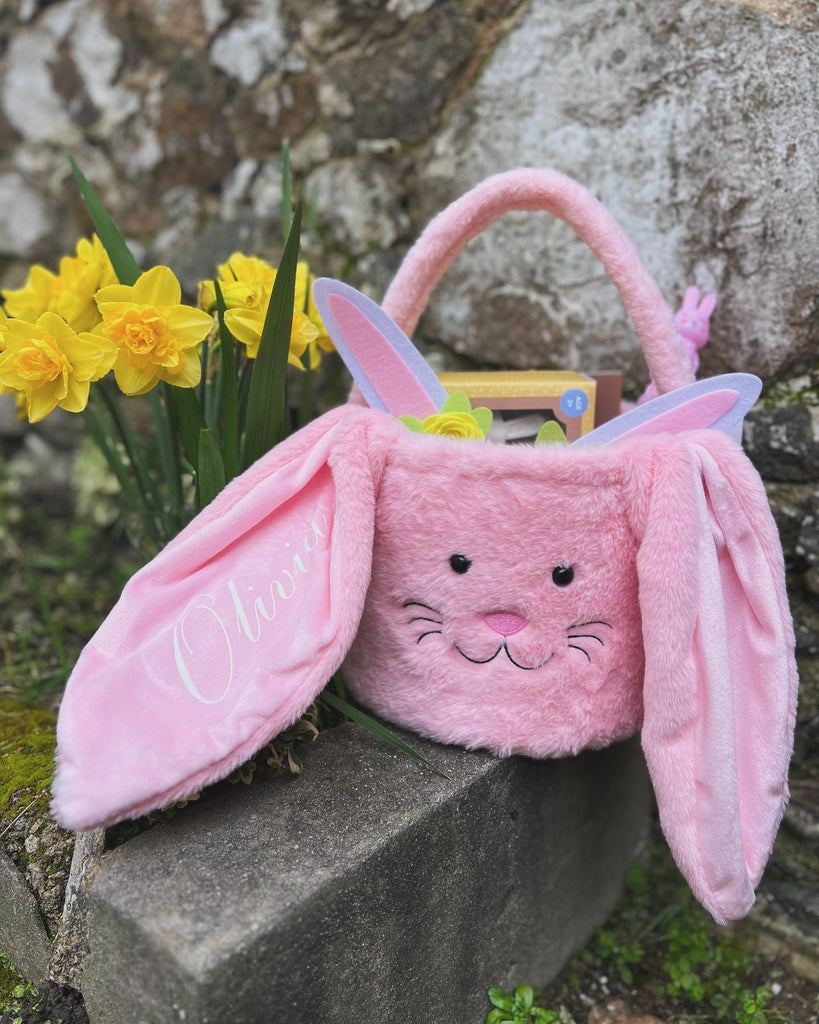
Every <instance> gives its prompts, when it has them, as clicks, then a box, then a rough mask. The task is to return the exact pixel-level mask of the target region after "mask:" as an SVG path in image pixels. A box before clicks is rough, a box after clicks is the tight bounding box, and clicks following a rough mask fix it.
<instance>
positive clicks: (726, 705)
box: [634, 431, 797, 923]
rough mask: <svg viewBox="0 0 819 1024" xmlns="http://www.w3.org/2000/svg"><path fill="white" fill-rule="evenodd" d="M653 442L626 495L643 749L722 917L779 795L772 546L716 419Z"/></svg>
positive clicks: (776, 814)
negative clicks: (636, 542)
mask: <svg viewBox="0 0 819 1024" xmlns="http://www.w3.org/2000/svg"><path fill="white" fill-rule="evenodd" d="M638 443H639V442H638ZM653 445H654V446H655V447H654V448H653V456H651V455H647V458H650V460H651V470H650V473H649V479H646V478H643V479H642V480H640V481H639V482H635V495H634V500H635V508H637V507H639V508H640V512H639V514H638V516H637V519H638V523H637V524H636V530H637V533H638V536H641V546H640V549H639V552H638V557H637V568H638V575H639V600H640V607H641V614H642V621H643V639H644V647H645V682H644V722H643V730H642V741H643V749H644V751H645V755H646V760H647V762H648V767H649V772H650V774H651V779H652V783H653V785H654V791H655V793H656V796H657V803H658V807H659V811H660V822H661V824H662V827H663V831H664V832H665V835H666V838H667V840H668V843H669V846H670V847H671V850H672V853H673V854H674V857H675V860H676V861H677V864H678V866H679V868H680V870H681V871H682V873H683V874H684V875H685V877H686V879H687V880H688V882H689V884H690V885H691V888H692V890H693V891H694V894H695V895H696V897H697V898H698V899H699V901H700V902H701V903H702V904H703V906H704V907H706V909H707V910H708V911H709V912H710V913H711V914H712V915H713V916H714V918H715V919H716V920H717V921H719V922H720V923H724V922H725V921H726V920H731V919H735V918H739V917H742V916H744V915H745V914H747V913H748V911H749V910H750V908H751V906H752V905H753V902H754V888H755V887H756V885H757V884H758V882H759V879H760V877H761V875H762V871H763V868H764V866H765V862H766V861H767V858H768V855H769V853H770V850H771V847H772V845H773V841H774V838H775V836H776V831H777V828H778V826H779V822H780V820H781V818H782V815H783V813H784V809H785V804H786V802H787V797H788V787H787V773H788V764H789V760H790V754H791V750H792V746H793V730H794V723H795V713H796V688H797V678H796V666H795V660H794V638H793V627H792V624H791V619H790V613H789V611H788V603H787V597H786V593H785V584H784V566H783V559H782V549H781V545H780V541H779V536H778V534H777V531H776V526H775V524H774V522H773V519H772V516H771V513H770V509H769V507H768V502H767V498H766V496H765V491H764V488H763V486H762V482H761V481H760V479H759V477H758V475H757V473H756V471H755V470H754V469H753V467H752V466H751V465H750V463H749V462H748V460H747V458H746V457H745V455H744V454H743V453H742V451H741V449H740V448H739V446H738V445H736V444H735V443H734V442H733V441H731V440H730V439H729V438H727V437H725V436H724V435H723V434H721V433H719V432H717V431H707V432H700V433H692V434H688V435H687V436H686V437H685V438H684V439H683V438H672V437H669V438H667V439H665V443H664V442H663V441H661V439H659V438H655V439H654V441H653ZM651 451H652V449H646V452H647V453H649V452H651ZM638 491H639V494H638V493H637V492H638Z"/></svg>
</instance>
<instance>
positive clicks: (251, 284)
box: [199, 252, 333, 370]
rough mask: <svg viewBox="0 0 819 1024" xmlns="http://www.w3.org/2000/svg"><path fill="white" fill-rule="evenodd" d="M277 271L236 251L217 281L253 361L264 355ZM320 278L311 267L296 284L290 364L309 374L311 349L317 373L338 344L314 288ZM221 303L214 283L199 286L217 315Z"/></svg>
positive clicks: (229, 321)
mask: <svg viewBox="0 0 819 1024" xmlns="http://www.w3.org/2000/svg"><path fill="white" fill-rule="evenodd" d="M277 272H278V271H277V269H276V268H275V267H273V266H271V265H270V264H269V263H267V262H265V261H264V260H262V259H259V258H258V257H256V256H246V255H245V254H244V253H241V252H235V253H233V255H232V256H231V257H230V259H229V260H228V261H227V263H222V264H220V266H219V267H218V272H217V280H218V281H219V287H220V289H221V291H222V296H223V298H224V300H225V307H226V312H225V326H226V327H227V329H228V330H229V331H230V333H231V334H232V335H233V336H234V338H236V340H237V341H240V342H241V343H242V344H243V345H244V346H245V348H246V350H247V355H248V358H250V359H255V358H256V356H257V354H258V352H259V341H260V340H261V336H262V328H263V327H264V321H265V317H266V315H267V307H268V305H269V304H270V296H271V294H272V292H273V285H274V283H275V281H276V274H277ZM313 280H314V278H313V275H312V274H311V273H310V268H309V266H308V265H307V263H306V262H305V261H304V260H302V261H300V262H299V263H298V264H297V266H296V285H295V291H294V295H293V311H294V312H293V328H292V331H291V333H290V351H289V354H288V360H287V361H288V362H289V363H290V364H291V365H292V366H297V367H298V368H299V369H304V366H303V365H302V362H301V356H302V355H303V354H304V352H305V351H306V350H308V349H309V356H308V359H309V363H310V368H311V369H312V370H316V369H318V367H319V365H320V363H321V352H322V351H324V352H331V351H333V344H332V342H331V341H330V338H329V336H328V334H327V332H326V331H325V330H324V325H323V324H322V322H321V318H320V317H319V315H318V311H317V310H316V307H315V304H314V303H313V299H312V295H311V294H310V291H309V289H310V285H311V284H312V282H313ZM215 304H216V290H215V288H214V284H213V281H201V282H200V284H199V305H200V306H201V307H202V309H207V310H212V309H213V308H214V306H215Z"/></svg>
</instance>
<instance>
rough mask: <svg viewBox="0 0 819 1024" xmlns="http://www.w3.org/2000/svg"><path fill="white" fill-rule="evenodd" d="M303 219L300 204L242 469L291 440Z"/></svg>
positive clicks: (279, 279)
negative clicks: (290, 387) (290, 384)
mask: <svg viewBox="0 0 819 1024" xmlns="http://www.w3.org/2000/svg"><path fill="white" fill-rule="evenodd" d="M301 215H302V208H301V204H300V203H299V205H298V206H297V207H296V211H295V213H294V215H293V223H292V224H291V225H290V232H289V234H288V236H287V242H286V244H285V246H284V253H283V255H282V259H281V263H280V264H279V269H278V272H277V274H276V280H275V282H274V284H273V293H272V294H271V296H270V304H269V306H268V307H267V315H266V316H265V321H264V326H263V327H262V336H261V339H260V341H259V351H258V354H257V356H256V359H255V360H254V364H253V372H252V375H251V378H250V395H249V397H248V403H247V419H246V421H245V436H244V444H243V447H242V469H247V467H248V466H250V465H252V464H253V463H254V462H255V461H256V460H257V459H258V458H260V457H261V456H262V455H264V454H265V452H267V451H269V450H270V449H271V448H272V447H273V446H274V445H275V444H278V443H279V441H281V440H283V439H284V438H285V437H286V436H287V418H288V414H289V409H288V405H287V354H288V352H289V350H290V332H291V331H292V329H293V297H294V293H295V290H296V264H297V263H298V259H299V236H300V233H301Z"/></svg>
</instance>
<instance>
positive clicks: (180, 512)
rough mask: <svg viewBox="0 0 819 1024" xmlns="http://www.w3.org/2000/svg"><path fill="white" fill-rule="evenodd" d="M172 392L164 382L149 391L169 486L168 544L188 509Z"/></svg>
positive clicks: (166, 528)
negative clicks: (186, 507) (183, 488)
mask: <svg viewBox="0 0 819 1024" xmlns="http://www.w3.org/2000/svg"><path fill="white" fill-rule="evenodd" d="M169 391H170V385H168V384H165V383H163V384H161V385H160V388H154V389H153V391H150V392H149V393H148V398H149V400H150V404H151V412H152V413H153V417H154V423H155V424H156V438H157V442H158V444H159V461H160V463H161V465H162V473H163V476H164V477H165V484H166V486H167V489H168V503H169V507H168V509H167V511H166V515H165V516H163V526H164V529H165V534H166V535H165V538H164V540H165V541H166V543H167V541H169V540H170V539H171V538H172V537H174V536H175V535H176V534H177V533H178V532H179V530H180V529H181V528H182V526H184V523H185V509H184V501H183V497H182V478H181V473H182V467H181V465H180V462H179V445H178V444H177V442H176V438H177V437H178V436H179V429H178V425H177V424H176V422H175V421H176V411H175V409H174V407H173V403H172V401H171V397H170V395H169V394H168V392H169Z"/></svg>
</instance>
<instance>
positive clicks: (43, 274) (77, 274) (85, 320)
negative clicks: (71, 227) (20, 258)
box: [5, 235, 116, 333]
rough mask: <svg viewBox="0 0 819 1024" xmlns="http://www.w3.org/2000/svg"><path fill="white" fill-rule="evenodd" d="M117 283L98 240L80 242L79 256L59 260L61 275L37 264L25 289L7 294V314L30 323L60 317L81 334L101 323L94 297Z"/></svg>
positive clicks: (106, 255)
mask: <svg viewBox="0 0 819 1024" xmlns="http://www.w3.org/2000/svg"><path fill="white" fill-rule="evenodd" d="M115 281H116V275H115V274H114V268H113V267H112V266H111V261H110V260H109V258H108V254H107V253H106V251H105V249H104V247H103V245H102V242H100V240H99V238H97V236H96V235H94V237H93V238H92V239H88V238H81V239H80V240H79V242H77V252H76V255H75V256H63V258H62V259H61V260H60V269H59V273H57V274H53V273H52V272H51V271H50V270H47V269H46V268H45V267H42V266H40V265H39V264H35V265H34V266H33V267H32V268H31V269H30V271H29V275H28V279H27V281H26V283H25V284H24V285H23V287H22V288H18V289H15V290H12V291H7V292H5V303H6V312H7V313H8V314H9V315H10V316H12V317H17V318H19V319H21V320H28V321H29V322H30V323H33V322H34V321H35V320H36V319H37V317H39V316H40V314H41V313H45V312H51V313H57V315H58V316H61V317H62V318H63V319H64V320H65V321H66V322H67V323H68V324H69V325H70V326H71V327H73V329H74V330H75V331H77V332H78V333H81V332H82V331H90V330H91V329H92V328H93V327H94V326H95V325H96V324H97V323H99V320H100V315H99V311H98V309H97V305H96V303H95V302H94V294H95V292H97V290H98V289H100V288H104V287H106V286H107V285H110V284H114V283H115Z"/></svg>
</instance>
